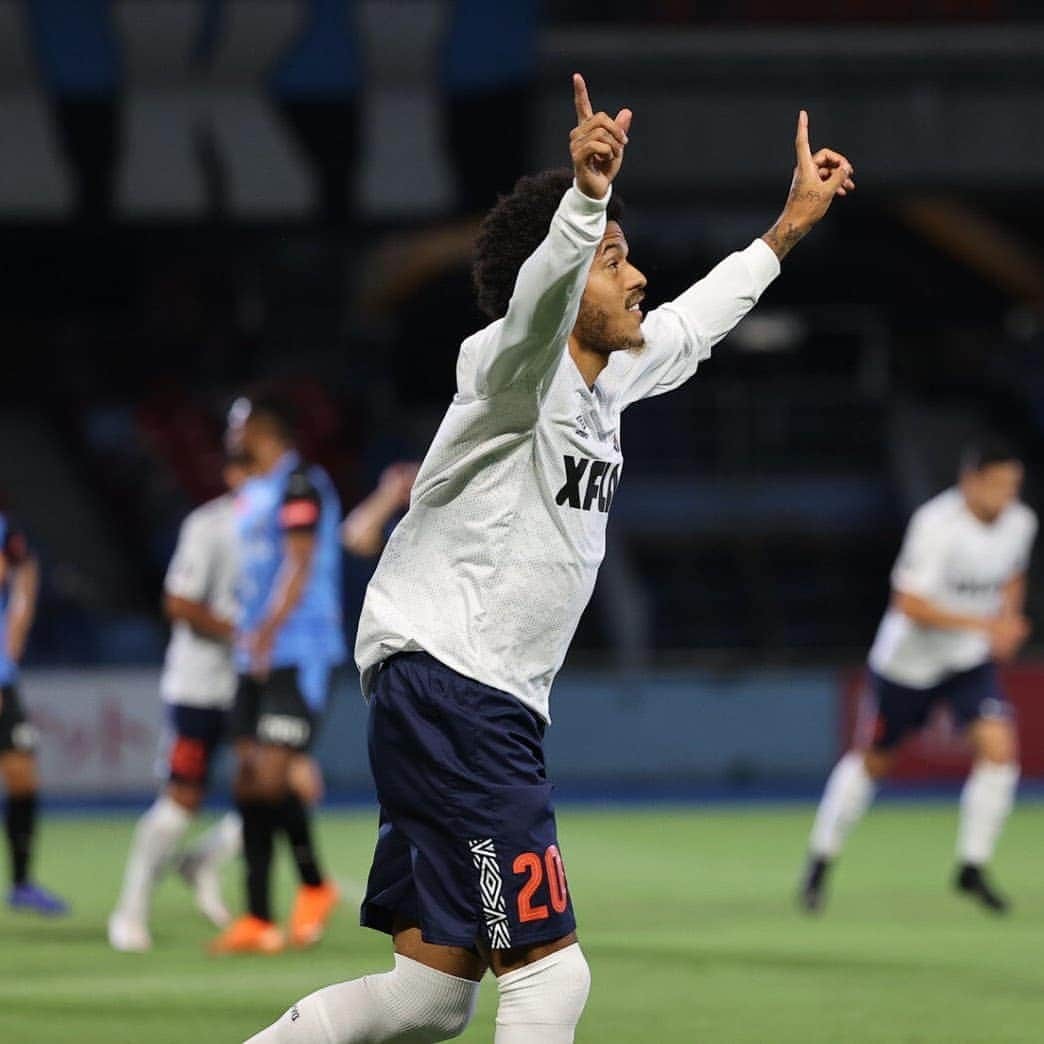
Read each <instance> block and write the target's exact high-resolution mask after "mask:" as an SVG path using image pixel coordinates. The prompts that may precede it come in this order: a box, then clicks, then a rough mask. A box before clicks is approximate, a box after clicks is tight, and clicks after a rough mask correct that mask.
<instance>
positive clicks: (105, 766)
mask: <svg viewBox="0 0 1044 1044" xmlns="http://www.w3.org/2000/svg"><path fill="white" fill-rule="evenodd" d="M19 689H20V691H21V695H22V700H23V702H24V704H25V706H26V710H27V711H28V714H29V717H30V719H31V720H32V722H33V724H34V725H35V726H36V729H37V731H38V733H39V741H38V742H39V746H38V757H39V767H40V777H41V785H42V788H43V790H44V793H46V794H52V795H60V796H63V797H70V796H76V795H89V796H92V797H94V796H112V797H118V796H123V795H126V796H137V795H141V794H143V793H147V792H149V791H151V790H153V789H155V787H156V785H157V775H156V769H157V756H158V754H159V753H160V749H161V744H162V742H163V709H162V706H161V703H160V697H159V670H158V669H152V670H149V669H140V668H133V669H118V668H112V669H104V670H99V669H90V668H87V669H83V670H35V671H27V672H25V674H24V676H23V678H22V680H21V681H20V683H19Z"/></svg>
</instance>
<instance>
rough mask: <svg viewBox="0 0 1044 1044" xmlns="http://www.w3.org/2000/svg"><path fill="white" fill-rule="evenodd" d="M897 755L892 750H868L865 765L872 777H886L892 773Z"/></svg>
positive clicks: (864, 757)
mask: <svg viewBox="0 0 1044 1044" xmlns="http://www.w3.org/2000/svg"><path fill="white" fill-rule="evenodd" d="M894 760H895V756H894V755H893V754H892V752H891V751H890V750H868V751H866V753H865V754H864V755H863V765H864V766H865V768H866V773H867V775H868V776H869V777H870V778H871V779H875V780H877V779H884V778H885V777H886V776H888V775H890V774H891V771H892V763H893V762H894Z"/></svg>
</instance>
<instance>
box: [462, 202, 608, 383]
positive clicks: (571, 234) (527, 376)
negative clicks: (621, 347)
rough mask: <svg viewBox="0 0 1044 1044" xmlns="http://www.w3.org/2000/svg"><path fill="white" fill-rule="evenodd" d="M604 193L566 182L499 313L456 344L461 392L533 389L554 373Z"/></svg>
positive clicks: (598, 230) (600, 223)
mask: <svg viewBox="0 0 1044 1044" xmlns="http://www.w3.org/2000/svg"><path fill="white" fill-rule="evenodd" d="M611 191H612V190H611V189H610V193H611ZM610 193H606V195H605V198H604V199H591V198H590V197H588V196H585V195H584V194H583V193H582V192H581V191H580V190H579V189H578V188H576V186H575V185H574V186H573V187H572V188H570V189H569V191H568V192H566V194H565V195H564V196H563V197H562V202H561V203H560V204H559V206H558V210H556V211H555V216H554V217H553V218H552V219H551V227H550V229H549V230H548V233H547V238H545V239H544V241H543V242H542V243H541V244H540V246H539V247H537V249H536V250H535V251H534V252H533V254H532V255H530V257H529V258H527V260H526V262H525V263H524V264H523V265H522V267H521V268H520V269H519V272H518V278H517V279H516V280H515V288H514V292H513V293H512V295H511V302H510V303H509V305H508V310H507V314H506V315H505V316H504V317H503V318H502V319H498V320H497V321H496V322H493V323H490V325H489V326H487V327H486V328H485V329H484V330H480V331H479V332H478V333H477V334H475V335H474V336H472V337H469V338H468V339H467V340H466V341H465V342H464V344H463V345H462V346H461V352H460V357H459V359H458V360H457V390H458V393H459V394H460V395H461V396H463V397H464V398H471V399H475V398H478V399H485V398H490V397H491V396H493V395H496V394H498V393H499V392H502V391H506V390H508V389H511V390H519V391H523V390H529V391H533V390H539V389H540V388H541V387H542V385H543V383H544V378H545V377H546V376H547V375H548V374H550V373H552V372H553V371H554V369H555V367H556V366H557V365H558V362H559V360H560V359H561V357H562V353H563V352H564V351H565V346H566V342H567V340H568V337H569V333H570V331H571V330H572V329H573V325H574V324H575V323H576V316H577V312H578V311H579V310H580V298H581V297H582V296H583V293H584V286H585V285H586V283H587V273H588V271H589V269H590V267H591V261H592V260H593V259H594V255H595V251H596V249H597V247H598V244H599V243H600V242H601V241H602V236H603V235H604V234H605V220H606V219H605V209H606V207H607V206H608V204H609V196H610Z"/></svg>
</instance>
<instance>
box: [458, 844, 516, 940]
mask: <svg viewBox="0 0 1044 1044" xmlns="http://www.w3.org/2000/svg"><path fill="white" fill-rule="evenodd" d="M468 848H469V849H470V850H471V858H472V861H473V862H474V864H475V869H476V870H478V872H479V890H480V892H481V893H482V915H483V916H484V917H485V919H486V934H487V935H488V936H489V945H490V948H491V949H494V950H509V949H511V928H510V926H509V924H508V918H507V907H506V906H505V905H504V879H503V878H502V877H501V875H500V864H499V863H498V862H497V850H496V848H495V847H494V845H493V838H491V837H487V838H485V839H484V840H481V841H469V842H468Z"/></svg>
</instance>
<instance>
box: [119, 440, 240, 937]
mask: <svg viewBox="0 0 1044 1044" xmlns="http://www.w3.org/2000/svg"><path fill="white" fill-rule="evenodd" d="M245 478H246V470H245V468H244V467H243V464H242V462H240V461H237V460H235V459H234V458H230V459H229V461H228V463H227V464H226V466H225V482H226V484H227V485H228V487H229V490H230V492H228V493H226V494H225V495H224V496H220V497H217V498H215V499H214V500H211V501H209V502H208V503H206V504H203V505H202V506H201V507H198V508H196V510H195V511H193V512H191V514H189V516H188V517H187V518H186V519H185V521H184V522H183V523H182V526H181V532H180V533H179V534H178V543H177V547H176V548H175V550H174V557H173V558H172V559H171V562H170V566H169V567H168V569H167V576H166V580H165V581H164V600H163V605H164V609H165V611H166V614H167V616H168V618H169V619H170V620H171V622H172V624H173V627H172V631H171V637H170V643H169V644H168V646H167V655H166V661H165V663H164V667H163V675H162V677H161V679H160V692H161V694H162V697H163V700H164V702H165V703H166V705H167V716H168V719H169V721H170V726H171V732H172V738H171V744H170V751H169V759H168V763H169V768H168V772H169V775H168V782H167V785H166V787H165V789H164V791H163V793H162V794H161V795H160V796H159V797H158V798H157V799H156V801H155V802H154V803H153V805H152V807H151V808H150V809H149V810H148V811H147V812H146V813H145V814H144V815H143V816H142V817H141V819H140V820H139V821H138V826H137V829H136V830H135V833H134V841H133V843H132V844H131V850H130V853H129V855H128V857H127V867H126V870H125V872H124V880H123V889H122V891H121V893H120V897H119V900H118V902H117V904H116V909H115V910H114V911H113V913H112V915H111V916H110V918H109V942H110V944H111V945H112V946H113V947H114V948H115V949H117V950H121V951H123V952H128V953H131V952H133V953H140V952H144V951H146V950H149V949H151V947H152V938H151V936H150V934H149V928H148V915H149V904H150V900H151V896H152V891H153V888H154V886H155V884H156V881H157V879H158V878H159V876H160V875H161V874H162V873H163V872H164V871H165V870H166V869H167V867H168V865H169V864H170V862H171V860H172V859H173V857H174V854H175V852H176V850H177V847H178V845H179V843H180V842H181V839H182V837H183V836H184V834H185V831H186V830H187V829H188V827H189V824H190V823H191V821H192V818H193V817H194V816H195V815H196V813H197V812H198V811H199V806H200V804H201V803H202V801H203V797H204V794H205V792H206V786H207V779H208V777H209V775H210V767H211V763H212V761H213V757H214V754H215V752H216V750H217V748H218V746H219V744H220V743H221V742H222V740H223V739H224V737H225V734H226V731H227V719H228V711H229V709H230V708H231V706H232V698H233V696H234V695H235V691H236V671H235V665H234V663H233V660H232V637H233V634H234V630H235V624H234V619H235V613H236V606H235V592H236V579H237V576H238V569H239V555H238V552H237V546H236V545H237V536H236V512H235V490H236V489H238V488H239V486H240V485H241V484H242V483H243V481H244V480H245ZM239 847H240V824H239V817H238V816H236V815H234V814H230V815H228V816H226V817H224V818H223V819H222V820H220V821H219V823H218V825H217V827H216V828H215V829H213V830H212V831H211V832H210V833H209V836H207V837H206V838H205V840H204V843H203V844H202V845H201V846H199V849H198V851H196V852H194V853H191V854H186V858H185V859H184V861H183V864H182V865H183V866H184V867H185V876H186V877H187V878H189V879H190V880H191V881H192V883H193V884H194V886H195V891H196V903H197V905H198V906H199V908H200V910H201V911H202V912H203V913H204V914H205V915H206V916H207V917H208V918H210V920H211V921H213V922H214V923H215V924H218V925H221V926H223V925H224V924H227V922H228V920H229V917H228V911H227V910H226V909H225V905H224V903H223V901H222V899H221V890H220V887H219V881H218V870H219V868H220V866H221V864H222V863H223V862H225V861H227V860H228V859H230V858H232V857H233V856H234V855H235V854H236V853H237V852H238V851H239Z"/></svg>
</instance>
